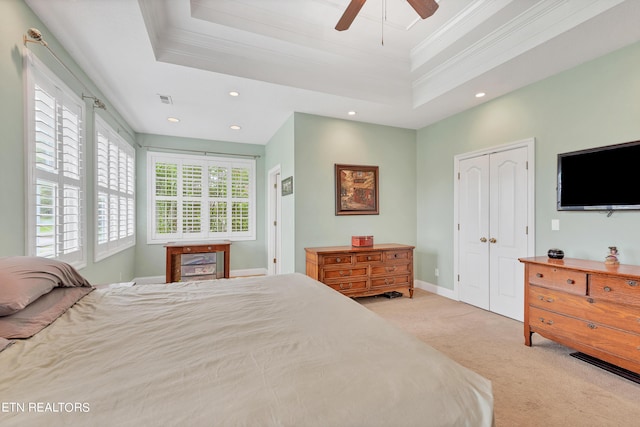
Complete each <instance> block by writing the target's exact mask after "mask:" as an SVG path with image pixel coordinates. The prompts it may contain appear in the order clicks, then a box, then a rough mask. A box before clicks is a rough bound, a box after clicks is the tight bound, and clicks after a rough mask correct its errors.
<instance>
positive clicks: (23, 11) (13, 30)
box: [0, 0, 135, 284]
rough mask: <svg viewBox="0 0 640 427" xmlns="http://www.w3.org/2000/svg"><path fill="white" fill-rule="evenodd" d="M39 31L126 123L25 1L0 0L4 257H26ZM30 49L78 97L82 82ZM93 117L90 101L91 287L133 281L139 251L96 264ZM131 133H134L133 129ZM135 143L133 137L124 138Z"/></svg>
mask: <svg viewBox="0 0 640 427" xmlns="http://www.w3.org/2000/svg"><path fill="white" fill-rule="evenodd" d="M31 27H35V28H38V29H39V30H40V31H41V32H42V34H43V36H44V39H45V40H46V41H47V43H48V44H49V47H50V48H51V50H52V51H54V52H55V53H56V55H57V56H59V57H60V58H61V59H62V61H63V62H64V63H65V64H66V65H67V66H68V67H69V68H71V69H72V70H73V72H74V74H76V75H77V76H78V77H79V78H81V79H82V81H83V83H84V85H85V86H87V87H88V88H89V89H90V90H91V91H92V92H93V93H94V94H96V95H97V96H98V97H100V98H101V99H102V100H103V101H104V102H105V103H106V104H107V107H108V108H109V111H110V112H111V113H112V114H114V115H116V116H117V117H118V120H119V121H120V122H122V123H125V122H124V120H122V118H121V117H120V116H119V115H118V113H117V112H116V111H115V109H113V108H112V107H111V105H110V103H109V100H108V99H106V98H105V97H104V96H103V95H102V94H101V93H100V91H99V90H97V88H96V87H95V86H94V85H93V83H92V82H91V81H90V80H89V78H88V77H87V76H86V75H85V74H84V72H83V71H82V70H81V69H80V68H79V67H78V66H77V64H76V63H75V61H74V60H73V59H72V58H71V57H70V56H69V55H68V53H67V52H66V51H65V49H64V48H63V47H62V45H60V43H58V41H57V40H56V39H55V38H54V37H53V36H52V35H51V33H50V32H49V31H48V29H47V28H46V26H45V25H44V24H43V23H42V21H40V19H38V17H36V16H35V14H33V12H32V11H31V9H29V7H28V6H26V4H25V3H24V2H23V1H22V0H2V1H0V81H1V82H2V84H0V129H2V137H1V138H0V149H1V153H2V155H0V236H2V238H0V256H10V255H25V253H26V245H25V243H26V237H25V212H26V208H25V203H26V202H25V197H24V194H25V179H26V171H25V148H24V86H23V75H22V52H23V49H24V44H23V35H24V34H25V33H26V32H27V29H29V28H31ZM29 49H30V50H31V51H32V52H33V53H34V54H35V55H36V56H37V57H38V58H39V59H40V60H42V62H44V63H45V65H47V67H49V68H50V69H51V70H52V71H53V72H54V73H56V75H57V76H58V77H59V78H60V79H62V80H63V81H64V82H65V84H67V85H68V86H69V87H70V88H71V89H72V90H74V91H75V93H76V94H77V95H78V96H80V95H81V94H82V92H83V88H82V85H81V84H79V83H78V82H77V81H76V80H75V79H74V78H73V77H72V76H71V75H70V74H69V72H68V71H67V70H65V69H64V68H63V67H62V66H61V65H60V64H59V63H58V62H57V61H56V60H55V58H54V57H53V56H52V55H51V54H50V53H49V52H48V51H47V49H46V48H45V47H43V46H40V45H37V44H33V43H29ZM93 114H94V111H93V109H92V108H91V103H87V115H86V117H85V125H86V142H87V144H86V145H87V152H86V156H87V157H86V165H87V172H88V174H87V187H86V190H87V191H86V197H87V218H89V220H88V221H87V230H86V232H87V244H88V253H87V266H86V267H85V268H83V269H81V270H80V272H81V273H82V274H83V275H84V276H85V277H87V279H89V280H90V281H91V282H92V283H94V284H99V283H107V282H117V281H120V280H129V279H130V278H132V277H133V273H134V269H135V263H134V258H133V253H134V249H133V248H131V249H128V250H125V251H123V252H121V253H119V254H116V255H113V256H111V257H109V258H107V259H105V260H103V261H101V262H99V263H94V262H93V245H94V241H95V239H94V232H95V229H94V224H93V221H92V219H93V218H94V206H93V199H94V189H93V180H94V175H93V156H94V150H93V140H94V137H93ZM102 117H103V118H104V119H105V120H106V121H107V122H108V123H110V124H111V125H112V126H114V128H116V129H117V128H118V127H119V126H118V124H117V123H116V122H115V121H114V120H113V119H112V118H111V117H110V116H109V115H107V114H102ZM127 131H129V132H130V133H133V132H132V131H131V129H129V128H127ZM123 136H124V137H125V139H128V140H129V142H130V143H131V142H132V139H133V138H132V137H128V136H127V135H126V134H123Z"/></svg>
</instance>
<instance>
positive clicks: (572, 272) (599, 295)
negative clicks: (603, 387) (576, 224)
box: [520, 256, 640, 374]
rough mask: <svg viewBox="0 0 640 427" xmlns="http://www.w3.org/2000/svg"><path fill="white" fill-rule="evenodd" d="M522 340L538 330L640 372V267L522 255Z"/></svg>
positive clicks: (578, 348)
mask: <svg viewBox="0 0 640 427" xmlns="http://www.w3.org/2000/svg"><path fill="white" fill-rule="evenodd" d="M520 261H521V262H523V263H524V264H525V273H524V274H525V306H524V340H525V344H526V345H528V346H531V336H532V334H533V333H534V332H537V333H539V334H540V335H542V336H544V337H546V338H549V339H551V340H554V341H557V342H559V343H561V344H563V345H566V346H568V347H571V348H573V349H576V350H578V351H580V352H582V353H585V354H588V355H590V356H593V357H595V358H598V359H600V360H604V361H606V362H609V363H612V364H614V365H617V366H620V367H622V368H625V369H628V370H630V371H633V372H636V373H639V374H640V266H631V265H624V264H622V265H618V266H609V265H605V263H604V262H598V261H587V260H581V259H564V260H551V259H549V258H547V257H546V256H544V257H534V258H522V259H520Z"/></svg>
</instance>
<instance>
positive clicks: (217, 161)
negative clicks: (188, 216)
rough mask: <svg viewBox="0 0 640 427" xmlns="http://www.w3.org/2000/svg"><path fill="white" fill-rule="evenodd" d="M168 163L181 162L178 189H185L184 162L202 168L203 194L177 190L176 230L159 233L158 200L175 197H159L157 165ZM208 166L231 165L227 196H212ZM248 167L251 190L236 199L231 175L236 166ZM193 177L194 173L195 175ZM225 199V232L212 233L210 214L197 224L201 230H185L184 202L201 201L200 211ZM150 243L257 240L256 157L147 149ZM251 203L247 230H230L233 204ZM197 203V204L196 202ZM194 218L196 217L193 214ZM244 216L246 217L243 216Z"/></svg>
mask: <svg viewBox="0 0 640 427" xmlns="http://www.w3.org/2000/svg"><path fill="white" fill-rule="evenodd" d="M158 163H167V164H175V165H178V170H177V175H176V183H175V184H176V189H177V190H179V189H180V188H183V185H184V181H183V178H184V173H180V171H181V168H182V165H184V164H188V165H189V166H195V167H196V169H197V167H202V169H203V171H202V181H201V188H202V189H203V191H202V197H188V196H185V195H184V194H183V195H180V192H179V191H176V196H175V201H176V205H177V208H176V227H177V232H175V233H157V232H156V208H157V206H156V201H157V200H158V199H160V200H162V199H163V198H164V199H166V200H167V201H170V200H174V199H173V198H172V197H174V196H167V197H162V196H156V184H157V182H156V164H158ZM209 167H223V168H228V172H227V176H228V182H227V184H226V186H227V188H228V190H227V193H226V196H225V197H224V198H215V197H213V196H210V195H209V191H208V189H209V183H208V168H209ZM234 168H235V169H238V168H240V169H247V171H248V175H249V176H248V183H247V188H246V190H247V191H248V193H249V194H248V197H246V198H240V199H238V198H234V197H233V192H232V190H231V188H232V186H233V180H232V179H231V174H232V172H233V169H234ZM192 176H195V175H194V174H192ZM216 200H217V201H225V202H226V203H227V210H226V224H227V227H228V228H227V231H226V232H213V231H210V225H211V217H210V216H209V215H206V216H203V218H206V220H204V221H201V223H200V224H196V225H195V226H196V227H200V229H201V232H200V233H188V232H184V221H183V219H184V217H183V210H182V203H183V202H184V201H195V202H198V201H200V202H201V203H202V205H201V207H200V209H201V212H202V211H204V212H205V213H206V212H210V210H209V209H210V205H209V203H210V202H212V201H216ZM147 201H148V203H147V243H148V244H164V243H169V242H189V241H194V240H230V241H247V240H256V235H257V230H256V160H255V159H243V158H236V157H214V156H207V155H193V154H183V153H167V152H162V151H148V152H147ZM234 202H235V203H236V204H239V203H248V213H247V215H246V220H247V223H248V231H236V232H234V231H231V230H230V228H231V227H232V223H233V218H232V205H233V203H234ZM196 204H197V203H196ZM192 218H193V217H192ZM243 218H244V217H243Z"/></svg>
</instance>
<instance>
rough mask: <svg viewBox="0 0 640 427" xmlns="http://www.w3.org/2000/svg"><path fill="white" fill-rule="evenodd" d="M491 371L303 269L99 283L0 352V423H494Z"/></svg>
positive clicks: (98, 424)
mask: <svg viewBox="0 0 640 427" xmlns="http://www.w3.org/2000/svg"><path fill="white" fill-rule="evenodd" d="M492 423H493V396H492V391H491V383H490V382H489V381H488V380H487V379H485V378H483V377H481V376H480V375H478V374H476V373H474V372H472V371H470V370H468V369H466V368H464V367H463V366H461V365H459V364H457V363H456V362H454V361H452V360H451V359H449V358H447V357H446V356H444V355H443V354H441V353H440V352H438V351H437V350H435V349H433V348H431V347H429V346H428V345H426V344H425V343H423V342H421V341H420V340H418V339H417V338H415V337H413V336H411V335H409V334H407V333H405V332H403V331H401V330H399V329H398V328H396V327H394V326H393V325H391V324H389V323H388V322H386V321H385V320H383V319H382V318H380V317H379V316H377V315H376V314H374V313H372V312H371V311H369V310H368V309H366V308H364V307H362V306H361V305H360V304H358V303H357V302H356V301H354V300H352V299H349V298H347V297H345V296H343V295H341V294H339V293H338V292H335V291H334V290H332V289H330V288H328V287H327V286H325V285H323V284H321V283H319V282H316V281H314V280H312V279H310V278H309V277H307V276H304V275H302V274H297V273H296V274H288V275H278V276H266V277H252V278H241V279H228V280H224V279H223V280H212V281H202V282H189V283H174V284H162V285H139V286H133V287H114V288H104V289H97V290H95V291H94V292H91V293H90V294H88V295H86V296H85V297H83V298H82V299H81V300H80V301H79V302H78V303H76V304H75V305H74V306H73V307H72V308H70V309H69V310H68V311H67V312H65V313H64V314H63V315H62V316H61V317H60V318H58V319H57V320H56V321H55V322H53V323H52V324H51V325H50V326H48V327H46V328H45V329H43V330H42V331H41V332H39V333H37V334H36V335H35V336H33V337H31V338H29V339H25V340H16V341H15V342H14V343H13V345H11V346H9V347H7V348H6V349H5V350H4V351H1V352H0V425H2V426H42V425H56V426H63V425H65V426H66V425H69V426H75V425H78V426H86V425H91V426H115V425H117V426H146V425H149V426H151V425H153V426H160V425H163V426H165V425H168V426H171V425H176V426H177V425H181V426H184V425H190V426H200V425H203V426H204V425H207V426H228V425H229V426H323V427H324V426H474V427H475V426H490V425H492Z"/></svg>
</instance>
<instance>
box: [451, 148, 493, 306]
mask: <svg viewBox="0 0 640 427" xmlns="http://www.w3.org/2000/svg"><path fill="white" fill-rule="evenodd" d="M459 172H460V175H459V176H460V177H459V191H458V194H459V197H458V204H459V208H458V211H459V213H460V218H459V222H458V230H459V233H458V236H459V248H460V255H459V263H460V267H459V270H458V271H459V274H458V277H459V279H458V283H459V298H460V300H461V301H464V302H466V303H469V304H472V305H475V306H477V307H480V308H484V309H485V310H489V263H488V262H487V260H488V257H489V245H488V244H487V241H488V239H489V203H488V201H489V156H488V155H484V156H478V157H473V158H470V159H465V160H462V161H460V168H459Z"/></svg>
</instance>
